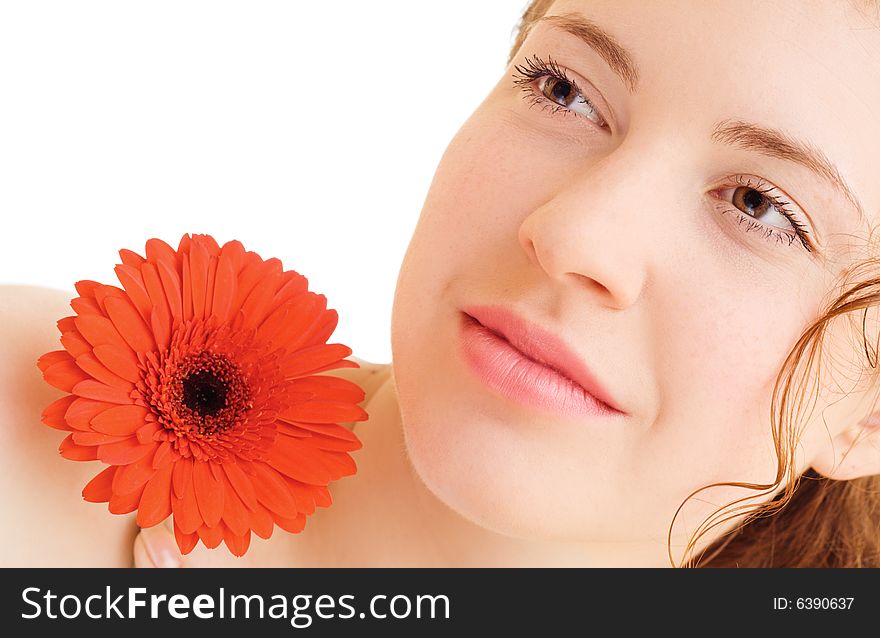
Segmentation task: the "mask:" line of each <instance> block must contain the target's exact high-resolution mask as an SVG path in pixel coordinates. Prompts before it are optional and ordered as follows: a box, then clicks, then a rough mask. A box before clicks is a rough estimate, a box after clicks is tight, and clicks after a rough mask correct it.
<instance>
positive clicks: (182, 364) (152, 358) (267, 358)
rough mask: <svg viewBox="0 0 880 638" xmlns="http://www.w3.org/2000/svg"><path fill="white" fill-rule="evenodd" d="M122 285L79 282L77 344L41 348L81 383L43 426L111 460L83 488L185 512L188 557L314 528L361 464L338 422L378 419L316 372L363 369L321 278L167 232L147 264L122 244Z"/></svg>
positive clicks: (128, 506)
mask: <svg viewBox="0 0 880 638" xmlns="http://www.w3.org/2000/svg"><path fill="white" fill-rule="evenodd" d="M119 254H120V257H121V258H122V264H118V265H117V266H116V274H117V276H118V277H119V281H120V282H121V284H122V288H119V287H116V286H109V285H103V284H100V283H97V282H94V281H79V282H77V283H76V290H77V292H78V293H79V297H77V298H75V299H73V300H72V301H71V307H72V308H73V310H74V311H75V313H76V315H75V316H70V317H65V318H63V319H61V320H60V321H58V328H59V329H60V331H61V343H62V345H63V346H64V350H56V351H54V352H49V353H47V354H45V355H43V356H42V357H40V359H39V361H38V362H37V365H38V366H39V367H40V369H41V370H42V372H43V377H44V378H45V380H46V381H47V382H48V383H50V384H52V385H53V386H55V387H57V388H60V389H61V390H64V391H65V392H69V393H70V394H69V395H67V396H64V397H62V398H60V399H58V400H57V401H54V402H53V403H51V404H50V405H49V406H48V407H47V408H46V409H45V410H44V411H43V422H44V423H45V424H46V425H49V426H51V427H53V428H57V429H60V430H66V431H69V432H70V434H68V436H67V437H66V438H65V439H64V441H62V443H61V446H60V447H59V450H60V452H61V455H62V456H64V457H65V458H68V459H72V460H76V461H91V460H100V461H102V462H104V463H106V464H108V465H109V467H107V468H106V469H104V470H103V471H102V472H101V473H100V474H98V475H97V476H95V477H94V478H93V479H92V480H91V481H90V482H89V483H88V484H87V485H86V486H85V488H84V489H83V498H85V500H87V501H91V502H108V509H109V511H110V512H112V513H114V514H125V513H128V512H132V511H134V510H137V523H138V525H140V526H141V527H150V526H153V525H156V524H158V523H160V522H162V521H163V520H164V519H166V518H167V517H168V516H170V515H172V514H173V523H174V534H175V537H176V538H177V543H178V545H179V546H180V550H181V552H183V553H184V554H187V553H189V552H190V551H192V549H193V547H195V545H196V543H198V541H199V539H201V540H202V542H203V543H204V544H205V545H206V546H207V547H211V548H213V547H217V546H218V545H219V544H220V543H221V542H222V541H224V540H225V542H226V546H227V547H228V548H229V550H230V551H231V552H232V553H233V554H235V555H236V556H241V555H243V554H244V553H245V551H247V548H248V545H249V543H250V534H251V530H253V531H254V533H256V534H257V535H258V536H260V537H262V538H269V537H270V536H271V535H272V531H273V529H274V525H278V526H279V527H281V528H283V529H285V530H287V531H289V532H293V533H296V532H300V531H302V529H303V528H304V526H305V522H306V516H307V515H309V514H312V513H314V511H315V508H316V506H321V507H327V506H329V505H330V504H331V497H330V492H329V490H328V488H327V486H328V483H329V482H331V481H334V480H336V479H339V478H341V477H343V476H348V475H352V474H354V473H355V472H356V471H357V467H356V465H355V462H354V460H353V459H352V458H351V456H350V455H349V452H351V451H353V450H357V449H359V448H360V447H361V443H360V440H359V439H358V438H357V437H356V436H355V434H354V433H353V432H351V431H350V430H349V429H347V428H345V427H344V426H342V425H340V424H339V422H352V421H364V420H366V419H367V418H368V415H367V413H366V412H364V410H363V409H361V408H360V407H359V406H358V405H357V404H358V403H359V402H361V401H362V400H363V399H364V396H365V395H364V392H363V390H362V389H361V388H360V387H359V386H358V385H357V384H355V383H352V382H350V381H347V380H345V379H340V378H338V377H330V376H321V375H317V373H319V372H323V371H326V370H332V369H335V368H357V367H359V366H358V364H357V363H355V362H354V361H349V360H347V359H345V357H347V356H348V355H350V354H351V352H352V351H351V349H350V348H348V347H347V346H344V345H342V344H328V343H326V341H327V339H328V338H329V337H330V335H331V334H332V333H333V331H334V330H335V329H336V325H337V321H338V315H337V313H336V311H335V310H328V309H327V308H326V304H327V299H326V297H324V296H323V295H318V294H315V293H313V292H310V291H308V281H307V280H306V278H305V277H303V276H302V275H300V274H298V273H297V272H295V271H292V270H288V271H283V270H282V266H281V262H280V261H279V260H277V259H268V260H265V261H264V260H263V259H261V258H260V256H259V255H257V254H256V253H254V252H246V251H245V249H244V247H243V246H242V245H241V243H240V242H238V241H230V242H228V243H226V244H225V245H224V246H223V247H222V248H221V247H220V246H219V245H218V244H217V242H216V241H214V239H213V238H212V237H211V236H209V235H193V236H192V237H190V236H189V235H184V236H183V238H182V239H181V240H180V245H179V246H178V248H177V250H176V251H175V250H174V249H173V248H172V247H171V246H169V245H168V244H166V243H165V242H163V241H161V240H159V239H151V240H149V241H148V242H147V244H146V258H143V257H141V256H140V255H138V254H136V253H134V252H132V251H129V250H125V249H123V250H121V251H119Z"/></svg>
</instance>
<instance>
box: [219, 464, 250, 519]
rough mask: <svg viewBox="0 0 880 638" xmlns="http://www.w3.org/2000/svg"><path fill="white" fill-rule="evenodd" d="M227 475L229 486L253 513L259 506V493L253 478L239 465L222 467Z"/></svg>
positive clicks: (224, 465)
mask: <svg viewBox="0 0 880 638" xmlns="http://www.w3.org/2000/svg"><path fill="white" fill-rule="evenodd" d="M221 467H222V469H223V471H224V472H225V473H226V478H227V479H228V480H229V484H230V485H231V486H232V488H233V489H234V490H235V493H236V494H237V495H238V497H239V498H240V499H241V501H242V502H243V503H244V505H245V507H247V508H248V509H249V510H251V511H253V510H254V509H256V506H257V492H256V490H255V489H254V484H253V482H252V480H251V478H250V477H249V476H248V475H247V474H245V473H244V470H242V469H241V467H240V466H239V464H238V463H223V465H222V466H221Z"/></svg>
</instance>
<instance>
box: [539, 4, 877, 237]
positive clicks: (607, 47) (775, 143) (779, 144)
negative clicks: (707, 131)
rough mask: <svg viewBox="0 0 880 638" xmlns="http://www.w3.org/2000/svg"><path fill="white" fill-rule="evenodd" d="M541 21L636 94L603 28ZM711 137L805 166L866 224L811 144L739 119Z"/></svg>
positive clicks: (629, 70) (569, 17)
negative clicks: (600, 61)
mask: <svg viewBox="0 0 880 638" xmlns="http://www.w3.org/2000/svg"><path fill="white" fill-rule="evenodd" d="M541 22H544V23H547V24H549V25H551V26H553V27H556V28H558V29H561V30H562V31H564V32H566V33H568V34H570V35H573V36H574V37H576V38H578V39H579V40H580V41H582V42H583V43H584V44H586V45H587V46H588V47H590V48H591V49H593V50H594V51H595V52H596V53H597V54H598V55H599V56H601V57H602V59H603V60H605V62H606V64H608V66H609V67H610V68H611V70H612V71H613V72H614V73H615V74H616V75H617V76H618V77H619V78H620V80H621V81H622V82H623V84H624V85H625V86H626V87H627V89H628V90H629V92H630V93H635V92H636V90H637V89H638V86H639V67H638V65H637V64H636V62H635V59H634V58H633V56H632V54H631V53H630V52H629V51H627V50H626V48H624V47H623V46H622V45H621V44H620V43H619V42H618V41H617V39H616V38H615V37H614V36H612V35H611V34H610V33H608V32H607V31H606V30H605V29H603V28H602V27H600V26H599V25H598V24H596V23H595V22H593V21H592V20H589V19H588V18H586V17H584V16H583V15H581V14H579V13H562V14H557V15H545V16H543V17H541V18H540V19H538V20H537V21H536V23H535V24H537V23H541ZM712 138H713V139H714V140H716V141H720V142H725V143H727V144H731V145H736V146H739V147H740V148H743V149H745V150H749V151H754V152H758V153H761V154H763V155H766V156H768V157H774V158H777V159H782V160H787V161H790V162H794V163H796V164H800V165H801V166H804V167H806V168H807V169H809V170H810V171H812V172H813V173H814V174H815V175H817V176H818V177H819V178H821V179H824V180H826V181H828V182H829V183H830V184H831V185H832V186H834V187H835V189H836V190H837V191H838V192H839V193H840V194H841V195H842V196H843V197H844V198H845V199H846V200H847V201H848V202H849V203H850V204H851V205H852V207H853V209H854V210H855V211H856V213H857V214H858V216H859V221H860V223H861V224H863V225H867V218H866V217H865V211H864V209H863V208H862V205H861V203H860V202H859V199H858V198H857V197H856V196H855V194H854V193H853V191H852V190H851V189H850V188H849V186H847V183H846V180H844V179H843V177H841V175H840V171H839V170H838V169H837V167H836V166H835V165H834V163H833V162H831V160H829V159H828V158H827V157H826V156H825V154H824V153H822V152H821V151H820V150H818V149H817V148H816V147H815V146H814V145H812V144H809V143H807V142H804V141H800V140H797V139H795V138H793V137H792V136H790V135H787V134H785V133H783V132H781V131H778V130H774V129H772V128H769V127H765V126H759V125H757V124H751V123H749V122H742V121H739V120H734V121H731V120H724V121H721V122H719V123H718V124H716V126H715V129H714V131H713V133H712Z"/></svg>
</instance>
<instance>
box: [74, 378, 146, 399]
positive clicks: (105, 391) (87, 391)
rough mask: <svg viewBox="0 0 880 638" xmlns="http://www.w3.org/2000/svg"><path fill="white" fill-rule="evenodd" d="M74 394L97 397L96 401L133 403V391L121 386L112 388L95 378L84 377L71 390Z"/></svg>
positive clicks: (87, 397)
mask: <svg viewBox="0 0 880 638" xmlns="http://www.w3.org/2000/svg"><path fill="white" fill-rule="evenodd" d="M70 391H71V392H73V394H75V395H77V396H80V397H83V398H85V399H95V400H96V401H106V402H108V403H119V404H123V405H126V404H129V403H131V393H130V392H126V391H125V390H120V389H119V388H112V387H110V386H109V385H105V384H103V383H101V382H100V381H95V380H94V379H91V378H89V379H84V380H83V381H80V382H79V383H77V384H76V385H75V386H73V388H72V389H71V390H70Z"/></svg>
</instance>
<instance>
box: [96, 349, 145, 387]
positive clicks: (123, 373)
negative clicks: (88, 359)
mask: <svg viewBox="0 0 880 638" xmlns="http://www.w3.org/2000/svg"><path fill="white" fill-rule="evenodd" d="M93 351H94V353H95V356H96V357H97V358H98V361H100V362H101V363H103V364H104V366H106V368H107V369H108V370H110V371H111V372H113V373H114V374H117V375H118V376H120V377H122V378H123V379H125V380H126V381H131V382H132V383H135V382H137V381H138V379H139V378H140V368H139V367H138V360H137V357H136V356H135V354H134V352H132V351H131V350H130V349H128V348H118V347H116V346H111V345H108V344H104V345H100V346H95V347H94V350H93Z"/></svg>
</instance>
